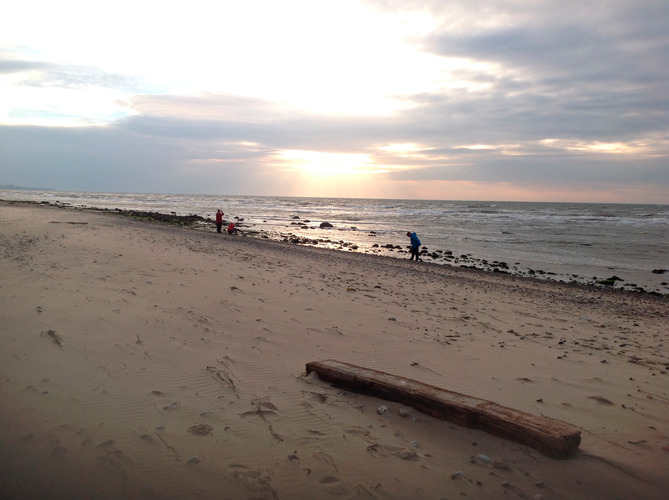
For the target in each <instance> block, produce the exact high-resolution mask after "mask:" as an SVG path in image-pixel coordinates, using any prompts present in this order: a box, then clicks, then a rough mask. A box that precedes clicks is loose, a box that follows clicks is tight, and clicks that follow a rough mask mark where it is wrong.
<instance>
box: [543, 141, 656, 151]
mask: <svg viewBox="0 0 669 500" xmlns="http://www.w3.org/2000/svg"><path fill="white" fill-rule="evenodd" d="M539 143H540V144H542V145H544V146H547V147H551V148H559V149H565V150H567V151H584V152H587V153H606V154H639V153H643V152H646V151H648V150H649V145H648V144H647V143H646V142H645V141H631V142H628V143H624V142H600V141H590V142H588V141H582V140H571V139H543V140H541V141H539Z"/></svg>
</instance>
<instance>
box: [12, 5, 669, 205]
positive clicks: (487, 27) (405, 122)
mask: <svg viewBox="0 0 669 500" xmlns="http://www.w3.org/2000/svg"><path fill="white" fill-rule="evenodd" d="M0 184H4V185H7V184H12V185H18V186H26V187H36V188H52V189H58V190H76V191H98V192H135V193H137V192H147V193H187V194H220V195H270V196H316V197H352V198H400V199H435V200H438V199H442V200H499V201H507V200H508V201H564V202H597V203H599V202H608V203H660V204H669V2H667V1H666V0H656V1H654V0H635V1H633V2H632V1H629V0H588V1H583V0H552V1H548V0H517V1H516V0H508V1H494V2H493V1H488V0H486V1H482V0H462V1H460V0H449V1H446V0H432V1H431V0H424V1H420V2H419V1H415V0H413V1H411V0H406V1H403V0H368V1H363V0H336V1H335V0H331V1H325V0H323V1H321V0H282V1H280V2H277V1H276V0H266V1H265V0H244V1H243V2H241V1H239V0H234V1H228V0H208V1H202V0H189V1H187V2H186V1H172V0H160V1H153V0H130V1H128V0H115V1H114V2H109V1H106V0H99V1H97V2H91V1H90V0H86V1H78V0H61V1H59V2H53V1H52V0H49V1H45V0H21V1H20V2H19V1H16V2H11V3H10V4H9V5H7V6H5V7H4V8H3V15H2V16H1V17H0Z"/></svg>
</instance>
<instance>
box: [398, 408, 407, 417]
mask: <svg viewBox="0 0 669 500" xmlns="http://www.w3.org/2000/svg"><path fill="white" fill-rule="evenodd" d="M397 413H399V414H400V417H408V416H409V415H410V412H409V410H407V409H406V408H400V409H399V410H398V412H397Z"/></svg>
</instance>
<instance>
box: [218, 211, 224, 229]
mask: <svg viewBox="0 0 669 500" xmlns="http://www.w3.org/2000/svg"><path fill="white" fill-rule="evenodd" d="M224 215H225V214H224V213H223V212H221V211H220V210H218V211H217V212H216V232H217V233H220V232H221V229H222V228H223V216H224Z"/></svg>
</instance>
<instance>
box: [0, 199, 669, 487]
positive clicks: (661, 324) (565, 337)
mask: <svg viewBox="0 0 669 500" xmlns="http://www.w3.org/2000/svg"><path fill="white" fill-rule="evenodd" d="M401 243H404V242H401ZM0 252H1V253H0V255H1V257H2V258H1V259H0V266H1V267H0V271H1V273H2V274H1V275H2V279H1V280H0V297H1V298H2V300H1V301H0V450H1V451H0V498H3V499H5V498H7V499H16V498H70V499H72V498H81V499H84V498H109V499H112V498H114V499H118V498H179V499H187V498H205V499H209V498H217V499H221V498H230V499H303V498H304V499H312V498H313V499H317V498H318V499H322V498H336V499H347V498H365V499H368V498H379V499H395V498H398V499H405V498H426V499H453V498H462V497H465V498H536V499H553V498H560V499H591V498H620V499H632V498H647V499H656V498H657V499H659V498H666V492H667V489H669V475H668V474H667V470H669V301H668V300H667V297H666V296H664V297H656V296H651V295H648V294H641V293H635V292H623V291H619V290H607V289H601V288H589V287H585V286H580V285H569V284H562V283H555V282H546V281H539V280H533V279H528V278H522V277H514V276H511V275H505V274H501V273H492V272H483V271H477V270H472V269H464V268H452V267H449V266H443V265H433V264H428V263H416V262H411V261H409V260H408V259H407V260H400V259H393V258H384V257H379V256H372V255H364V254H356V253H346V252H336V251H330V250H324V249H316V248H309V247H302V246H294V245H290V244H286V243H280V242H273V241H265V240H260V239H253V238H249V237H244V236H228V235H225V234H217V233H215V231H213V230H212V232H204V231H196V230H189V229H182V228H176V227H172V226H168V225H161V224H151V223H146V222H142V221H136V220H132V219H128V218H122V217H119V216H115V215H113V214H109V213H100V212H94V211H86V210H74V209H65V208H56V207H53V206H40V205H33V204H22V203H6V202H0ZM325 359H336V360H340V361H344V362H347V363H353V364H356V365H360V366H365V367H369V368H374V369H376V370H381V371H384V372H388V373H392V374H394V375H398V376H402V377H407V378H410V379H414V380H418V381H421V382H424V383H428V384H432V385H435V386H438V387H443V388H445V389H449V390H453V391H457V392H461V393H464V394H468V395H472V396H475V397H478V398H483V399H487V400H490V401H494V402H496V403H498V404H501V405H504V406H507V407H510V408H514V409H518V410H521V411H524V412H528V413H530V414H533V415H544V416H548V417H551V418H554V419H558V420H561V421H563V422H566V423H569V424H571V425H574V426H576V427H578V428H579V429H581V431H582V442H581V445H580V448H579V450H578V452H577V453H576V455H575V456H573V457H572V458H568V459H553V458H549V457H547V456H545V455H543V454H541V453H540V452H538V451H536V450H534V449H532V448H529V447H527V446H524V445H521V444H517V443H515V442H512V441H509V440H505V439H502V438H499V437H495V436H493V435H490V434H488V433H486V432H484V431H482V430H473V429H468V428H464V427H460V426H458V425H455V424H453V423H450V422H447V421H443V420H438V419H436V418H433V417H430V416H427V415H425V414H423V413H420V412H418V411H416V410H414V409H412V408H409V407H404V406H402V405H400V404H397V403H393V402H388V401H384V400H382V399H377V398H375V397H372V396H365V395H360V394H355V393H352V392H348V391H345V390H342V389H339V388H337V387H333V386H331V385H330V384H328V383H327V382H324V381H322V380H320V379H319V378H318V377H317V376H316V375H315V374H309V375H307V374H306V372H305V364H306V363H308V362H311V361H318V360H325ZM381 405H384V406H386V407H387V408H388V411H387V412H385V413H381V414H380V413H379V412H377V409H378V408H379V407H380V406H381Z"/></svg>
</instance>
